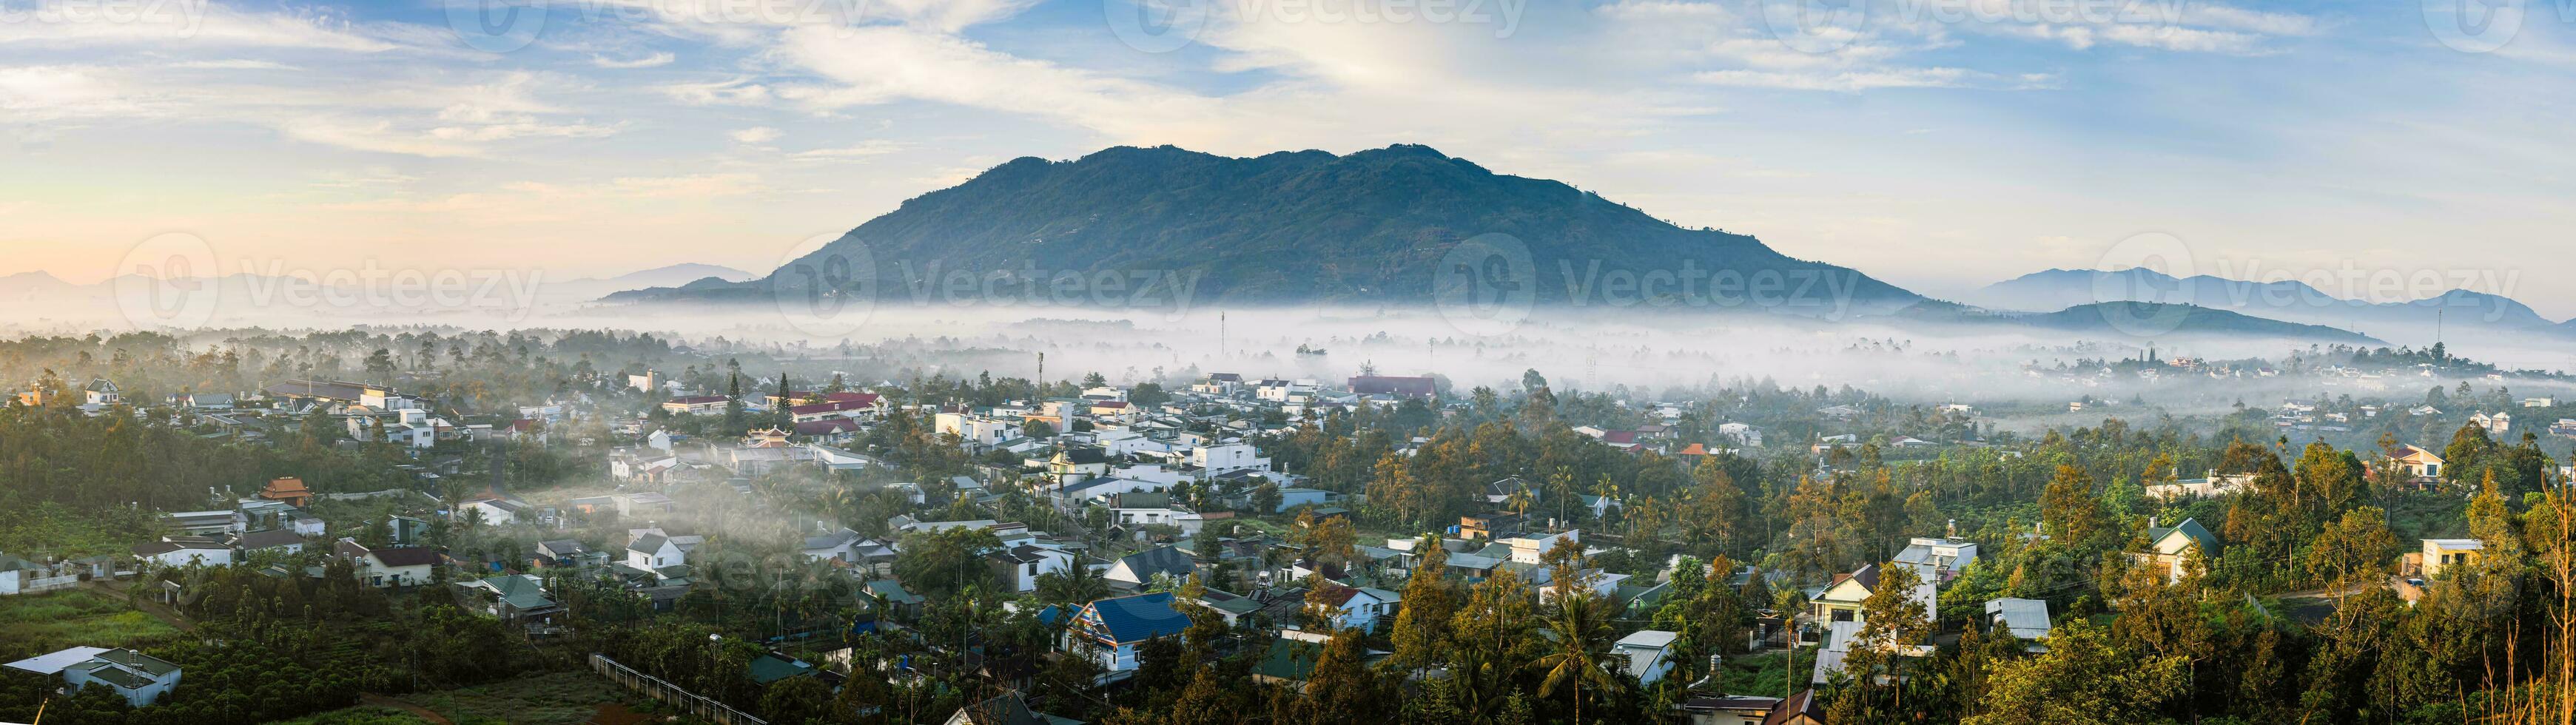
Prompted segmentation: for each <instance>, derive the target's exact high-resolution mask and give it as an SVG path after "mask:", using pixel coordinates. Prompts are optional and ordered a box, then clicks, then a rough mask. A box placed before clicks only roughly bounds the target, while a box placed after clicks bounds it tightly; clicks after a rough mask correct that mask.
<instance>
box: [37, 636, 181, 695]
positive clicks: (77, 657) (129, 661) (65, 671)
mask: <svg viewBox="0 0 2576 725" xmlns="http://www.w3.org/2000/svg"><path fill="white" fill-rule="evenodd" d="M8 667H9V668H10V669H14V670H20V671H25V672H33V673H36V674H39V675H45V676H49V677H61V678H63V681H64V682H66V683H70V684H71V687H72V689H74V690H79V689H84V688H87V687H89V686H91V685H99V686H103V687H106V688H108V689H110V690H114V691H115V692H116V694H117V696H118V697H122V698H124V699H125V703H126V704H128V705H132V706H135V707H142V706H145V705H150V704H152V702H153V701H154V700H159V699H161V695H162V694H164V693H167V692H169V691H170V688H172V687H177V686H178V685H179V675H180V671H179V666H178V665H174V664H170V663H169V662H167V661H164V660H162V659H160V658H157V657H153V656H151V655H146V654H143V653H141V652H136V651H134V650H130V649H123V648H118V649H108V648H105V647H73V648H70V649H65V650H61V651H58V652H54V653H51V654H44V655H38V656H35V657H30V658H27V659H23V660H19V661H16V662H11V663H9V664H8Z"/></svg>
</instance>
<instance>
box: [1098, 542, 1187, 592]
mask: <svg viewBox="0 0 2576 725" xmlns="http://www.w3.org/2000/svg"><path fill="white" fill-rule="evenodd" d="M1196 571H1197V567H1196V564H1195V562H1193V561H1192V560H1191V559H1190V555H1189V554H1188V553H1186V552H1183V551H1181V549H1180V547H1176V546H1158V547H1154V548H1151V549H1146V550H1144V551H1139V552H1136V553H1133V554H1128V555H1126V556H1124V557H1120V558H1119V559H1118V561H1117V562H1115V563H1112V564H1110V565H1109V571H1106V572H1102V573H1101V575H1100V576H1101V578H1103V579H1107V580H1109V584H1110V586H1123V587H1126V588H1128V589H1143V588H1145V587H1146V586H1147V585H1150V584H1152V583H1153V581H1154V575H1156V574H1164V575H1169V576H1171V577H1172V578H1175V579H1182V578H1187V577H1189V575H1190V574H1192V573H1194V572H1196Z"/></svg>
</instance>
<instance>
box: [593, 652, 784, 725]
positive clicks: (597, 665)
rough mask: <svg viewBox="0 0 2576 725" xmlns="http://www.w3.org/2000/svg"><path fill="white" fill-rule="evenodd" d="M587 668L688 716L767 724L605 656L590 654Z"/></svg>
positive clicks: (730, 724)
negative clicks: (675, 708)
mask: <svg viewBox="0 0 2576 725" xmlns="http://www.w3.org/2000/svg"><path fill="white" fill-rule="evenodd" d="M590 669H591V670H592V671H594V672H598V673H599V674H600V675H601V676H603V677H607V678H608V679H610V680H613V681H615V682H616V683H617V684H620V685H624V686H626V688H627V689H630V690H634V691H636V692H641V693H644V695H645V696H646V697H651V698H653V699H655V700H659V701H661V702H662V703H663V704H667V705H671V706H673V707H677V708H680V712H682V713H685V714H687V715H688V716H690V717H694V718H697V719H700V720H705V721H707V722H711V723H716V724H717V725H769V721H767V720H762V719H760V718H757V717H752V716H751V715H750V714H749V713H745V712H743V711H741V710H736V709H733V707H732V706H730V705H726V704H724V703H721V702H717V701H715V700H713V699H711V698H707V697H703V696H700V695H698V694H696V693H692V692H689V691H688V690H685V689H681V688H680V686H679V685H674V684H671V683H670V682H669V681H667V680H664V679H662V678H659V677H654V676H652V675H648V674H644V673H642V672H637V671H635V670H634V669H632V668H629V667H627V666H625V665H621V664H618V663H617V661H616V660H612V659H609V658H608V656H607V655H601V654H593V655H591V656H590Z"/></svg>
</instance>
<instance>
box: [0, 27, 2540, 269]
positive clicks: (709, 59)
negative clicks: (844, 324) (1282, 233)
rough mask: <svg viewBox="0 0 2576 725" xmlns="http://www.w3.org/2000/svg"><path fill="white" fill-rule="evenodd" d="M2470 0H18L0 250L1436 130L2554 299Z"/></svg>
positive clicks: (520, 217) (322, 259) (724, 211)
mask: <svg viewBox="0 0 2576 725" xmlns="http://www.w3.org/2000/svg"><path fill="white" fill-rule="evenodd" d="M520 1H523V2H526V1H534V0H520ZM457 2H459V3H473V2H479V0H457ZM1137 2H1147V3H1153V4H1152V5H1151V6H1150V7H1146V8H1143V9H1142V10H1143V11H1147V12H1150V13H1152V14H1153V15H1154V16H1155V17H1158V18H1166V19H1170V20H1172V21H1173V22H1171V23H1168V24H1161V23H1139V22H1124V23H1122V22H1121V21H1120V20H1119V18H1135V17H1138V16H1137V13H1139V12H1140V8H1139V7H1138V6H1137V5H1136V4H1135V3H1137ZM1834 2H1835V3H1836V4H1840V3H1841V2H1842V0H1834ZM2485 2H2486V3H2487V4H2485V5H2481V4H2479V3H2478V2H2475V1H2473V2H2470V3H2469V4H2468V5H2467V7H2468V8H2469V9H2470V11H2471V12H2485V11H2489V10H2491V11H2493V12H2496V13H2500V14H2499V15H2497V16H2495V17H2496V18H2498V19H2499V21H2498V22H2493V23H2490V24H2488V25H2487V26H2486V27H2485V32H2484V33H2483V34H2478V33H2466V32H2461V31H2459V30H2457V29H2458V28H2459V27H2460V25H2461V24H2460V18H2459V16H2458V15H2457V13H2458V12H2460V11H2459V10H2458V9H2457V8H2458V7H2460V6H2457V5H2455V4H2454V3H2453V2H2452V1H2451V0H2435V2H2434V3H2433V5H2432V8H2433V9H2432V10H2429V11H2428V9H2427V8H2426V7H2423V6H2419V5H2417V4H2415V3H2407V2H2400V3H2263V4H2227V3H2216V2H2194V1H2188V0H2172V1H2167V0H2151V1H2147V2H2135V3H2126V4H2123V3H2117V2H2076V1H2075V0H2063V1H2060V2H2020V3H2015V2H2011V1H2010V0H1878V1H1876V2H1868V3H1867V4H1865V5H1863V6H1858V7H1859V10H1858V11H1857V12H1853V13H1848V14H1842V15H1836V14H1832V13H1830V12H1819V11H1830V10H1833V9H1834V7H1829V6H1828V5H1827V4H1826V3H1823V2H1820V1H1817V0H1810V2H1808V3H1806V4H1805V5H1804V6H1803V7H1804V8H1805V9H1806V10H1808V11H1810V12H1808V13H1806V14H1803V15H1801V14H1799V13H1798V12H1797V11H1798V10H1799V9H1800V8H1801V7H1802V6H1801V5H1800V4H1798V3H1797V2H1796V0H1736V1H1731V2H1682V1H1642V0H1641V1H1623V2H1607V3H1602V2H1595V3H1566V2H1544V1H1543V0H1528V1H1527V2H1524V1H1523V0H1510V1H1509V2H1506V1H1504V0H1483V1H1482V2H1476V1H1474V0H1459V1H1458V2H1420V1H1408V0H1393V4H1390V2H1389V0H1360V1H1359V2H1357V3H1356V4H1355V3H1354V2H1353V1H1352V0H1319V1H1313V2H1309V1H1306V0H1052V1H1046V2H1025V1H1020V0H960V1H957V2H943V1H941V0H551V1H550V2H549V3H548V4H547V5H546V6H545V7H544V13H543V15H542V19H541V20H539V21H537V22H523V23H522V24H521V25H519V26H516V27H512V28H509V29H507V31H506V32H502V33H500V34H498V35H492V34H486V33H483V32H482V31H481V30H480V29H479V28H477V27H473V26H469V27H467V28H466V29H464V30H462V31H460V30H459V29H458V28H457V27H454V26H453V25H452V24H451V22H450V18H451V13H450V12H449V11H450V10H451V8H450V7H448V5H447V4H445V3H441V2H389V3H353V4H322V3H301V2H274V1H266V0H261V1H252V2H222V1H216V0H167V1H163V0H57V1H54V2H44V3H33V2H30V1H29V0H0V9H6V11H7V12H6V13H0V252H5V253H6V257H0V273H7V272H15V271H24V270H31V269H44V270H48V271H52V272H54V273H55V274H57V275H58V276H61V277H64V278H66V279H70V280H73V281H90V280H95V279H99V278H103V277H105V276H107V275H108V274H110V273H111V271H113V270H115V269H116V268H117V265H118V263H119V261H120V259H121V258H122V257H123V255H125V254H126V253H127V251H128V250H130V249H132V248H134V247H135V245H136V244H137V243H138V242H140V241H142V240H144V239H147V238H150V237H153V236H154V235H160V234H165V233H169V232H182V233H186V234H191V235H195V236H196V237H199V238H202V239H204V240H206V242H207V244H209V245H210V246H211V247H213V248H214V250H215V251H216V252H217V253H218V255H219V256H220V257H221V258H223V259H225V260H228V262H229V263H231V264H233V265H235V266H238V265H240V264H250V265H254V266H257V267H260V268H262V269H267V270H278V271H299V270H301V271H312V270H318V269H326V268H332V267H343V266H352V265H359V264H365V263H371V262H372V263H376V264H380V265H386V266H395V267H419V268H469V269H472V268H491V267H509V268H536V269H542V270H544V271H545V273H546V274H548V275H553V276H556V277H558V278H570V277H580V276H591V275H604V274H615V273H620V272H625V271H631V270H635V269H641V268H645V267H652V266H659V265H663V264H672V263H679V262H710V263H717V264H725V265H730V266H735V267H741V268H745V269H752V270H756V271H757V270H765V269H767V268H769V267H771V266H774V265H775V264H777V263H778V262H779V261H781V260H782V259H785V258H787V257H789V256H791V255H792V254H794V253H796V252H798V251H800V250H801V248H802V247H805V246H809V245H810V244H811V243H812V242H811V240H812V239H813V238H815V237H817V236H818V235H829V234H835V233H838V232H840V231H842V230H846V229H847V228H849V227H851V226H854V225H856V224H857V223H858V222H861V221H864V220H865V219H867V218H869V217H872V216H875V215H877V214H879V213H883V212H884V211H887V210H889V209H892V208H893V207H894V206H895V205H896V204H899V203H900V202H901V201H902V200H903V199H905V198H909V197H911V196H914V195H917V194H920V193H922V192H925V191H929V190H932V189H936V188H939V187H942V186H947V185H950V184H954V183H957V182H959V181H962V180H963V179H965V178H967V177H969V176H971V175H973V174H974V173H976V172H978V171H980V170H982V169H985V168H989V167H991V166H993V165H996V164H999V163H1001V162H1003V161H1006V160H1008V159H1010V158H1013V157H1018V156H1041V157H1047V158H1071V157H1076V156H1081V155H1083V154H1086V153H1089V152H1092V151H1096V150H1098V149H1100V148H1102V147H1105V146H1111V145H1121V144H1135V145H1155V144H1166V143H1168V144H1174V145H1179V146H1182V147H1186V148H1192V149H1198V150H1204V151H1210V152H1215V153H1223V154H1230V155H1251V154H1258V153H1263V152H1268V151H1274V150H1283V149H1291V150H1293V149H1307V148H1320V149H1324V150H1328V151H1334V152H1348V151H1353V150H1358V149H1363V148H1371V147H1378V146H1384V145H1387V144H1391V143H1422V144H1428V145H1431V146H1434V147H1436V148H1439V149H1441V150H1442V151H1445V152H1448V153H1450V154H1452V155H1456V156H1461V157H1465V158H1468V159H1471V160H1474V161H1476V162H1478V163H1480V164H1483V165H1485V166H1487V167H1488V168H1492V169H1494V170H1496V171H1500V172H1505V173H1514V174H1521V175H1527V176H1537V177H1546V178H1554V179H1559V180H1563V181H1566V182H1568V183H1571V184H1574V185H1576V186H1578V187H1582V188H1584V189H1588V190H1593V191H1598V192H1600V193H1601V194H1603V195H1604V196H1607V197H1609V198H1612V199H1615V200H1619V201H1623V202H1626V203H1628V204H1630V205H1633V206H1636V207H1638V208H1640V209H1643V210H1645V211H1647V212H1649V213H1652V214H1654V215H1657V216H1660V217H1663V218H1666V219H1670V220H1672V221H1674V222H1676V223H1680V224H1684V225H1687V226H1694V227H1696V226H1711V227H1718V228H1723V229H1727V230H1729V231H1734V232H1741V233H1750V234H1754V235H1757V236H1760V237H1761V238H1763V239H1764V240H1765V241H1766V242H1769V243H1770V244H1772V245H1773V246H1774V247H1776V248H1778V249H1780V250H1781V251H1783V252H1785V253H1788V254H1791V255H1794V256H1800V257H1807V258H1814V259H1822V260H1826V261H1831V262H1835V263H1840V264H1847V265H1852V266H1856V267H1859V268H1861V269H1863V270H1865V271H1868V272H1870V273H1872V274H1874V275H1876V276H1879V277H1882V278H1885V279H1888V280H1889V281H1891V282H1894V283H1897V284H1900V285H1904V286H1908V287H1911V288H1914V289H1917V290H1918V291H1923V292H1926V293H1929V294H1933V295H1936V296H1946V295H1953V294H1957V293H1959V292H1962V291H1965V290H1969V289H1973V288H1975V287H1977V286H1981V285H1983V284H1986V283H1989V282H1992V281H1996V280H1999V279H2004V278H2008V277H2012V276H2016V275H2019V274H2022V273H2025V272H2028V271H2034V270H2037V269H2041V268H2046V267H2093V266H2101V265H2105V264H2109V265H2118V264H2122V263H2124V262H2127V261H2132V260H2128V259H2126V258H2125V257H2124V256H2123V255H2124V254H2126V253H2127V252H2126V251H2125V250H2126V249H2127V248H2126V247H2123V246H2122V244H2121V242H2122V240H2124V239H2130V238H2132V237H2135V236H2137V235H2140V234H2147V233H2163V234H2170V235H2172V236H2173V237H2174V238H2177V239H2180V240H2182V242H2183V244H2184V245H2185V248H2186V249H2187V250H2188V251H2189V254H2190V259H2191V264H2192V266H2191V268H2190V271H2197V272H2203V273H2223V274H2226V275H2228V276H2236V277H2270V276H2280V275H2289V276H2297V277H2301V278H2304V279H2308V280H2310V281H2311V283H2312V284H2314V283H2318V282H2319V281H2320V280H2326V281H2328V282H2329V283H2326V284H2319V285H2318V286H2320V287H2323V288H2326V289H2328V291H2330V292H2340V293H2344V294H2346V295H2347V296H2354V297H2365V298H2372V299H2375V300H2381V301H2385V300H2387V299H2401V298H2408V297H2417V296H2429V295H2431V294H2433V293H2436V292H2439V291H2441V290H2442V289H2447V288H2450V287H2457V286H2466V287H2471V288H2477V289H2482V290H2485V291H2494V292H2502V293H2506V294H2510V295H2512V296H2515V297H2517V298H2519V299H2522V300H2524V301H2526V302H2529V303H2531V304H2532V305H2534V306H2535V307H2537V308H2539V309H2540V311H2541V312H2542V313H2543V314H2545V315H2548V316H2550V317H2552V318H2566V317H2570V316H2576V287H2569V286H2567V285H2563V284H2557V283H2555V281H2554V280H2552V279H2550V276H2551V275H2550V274H2549V273H2551V272H2558V271H2563V270H2564V269H2565V267H2566V264H2565V262H2564V261H2563V260H2564V259H2566V258H2567V256H2568V255H2569V254H2570V253H2571V252H2576V240H2571V238H2570V235H2571V233H2570V231H2569V230H2571V229H2576V211H2571V209H2570V207H2571V205H2570V204H2568V203H2567V200H2568V199H2571V198H2576V188H2571V187H2576V183H2572V182H2571V179H2569V178H2568V171H2569V170H2570V169H2576V134H2570V133H2568V131H2567V126H2566V122H2565V119H2567V118H2571V117H2576V114H2571V111H2576V108H2571V106H2576V103H2571V100H2576V44H2571V39H2576V0H2543V1H2542V2H2535V3H2530V4H2528V5H2526V4H2525V3H2524V2H2521V1H2520V0H2485ZM476 7H477V6H475V5H463V6H461V8H460V9H462V10H464V11H465V12H467V13H469V14H470V13H471V12H472V11H474V10H475V8H476ZM1435 8H1448V9H1452V10H1454V11H1455V12H1435V10H1433V9H1435ZM1391 9H1393V10H1397V11H1408V10H1409V11H1410V14H1409V15H1403V16H1390V15H1387V14H1386V13H1387V12H1388V11H1390V10H1391ZM1361 11H1367V12H1361ZM536 15H537V14H536V13H533V12H523V14H522V15H520V16H519V17H520V18H521V19H522V20H523V21H525V20H527V19H529V18H534V17H536ZM467 17H470V15H468V16H467ZM1800 18H1806V19H1808V20H1809V22H1804V23H1803V24H1802V23H1801V21H1800ZM2445 23H2448V24H2449V25H2448V28H2449V29H2447V30H2445V29H2444V28H2445V25H2444V24H2445ZM1122 30H1124V31H1125V32H1122ZM228 271H230V270H229V269H228ZM2388 280H2396V282H2395V283H2394V284H2391V283H2389V282H2388Z"/></svg>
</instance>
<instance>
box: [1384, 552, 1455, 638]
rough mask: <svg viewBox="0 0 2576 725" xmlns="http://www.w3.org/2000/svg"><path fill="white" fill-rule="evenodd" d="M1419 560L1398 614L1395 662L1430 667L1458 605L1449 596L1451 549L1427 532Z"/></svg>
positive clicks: (1406, 587) (1395, 634)
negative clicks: (1443, 545) (1441, 545)
mask: <svg viewBox="0 0 2576 725" xmlns="http://www.w3.org/2000/svg"><path fill="white" fill-rule="evenodd" d="M1413 548H1414V551H1415V552H1416V556H1417V557H1418V560H1417V561H1415V562H1414V565H1413V576H1412V578H1411V579H1408V580H1406V581H1405V584H1404V607H1403V608H1402V609H1399V610H1397V612H1396V615H1395V632H1394V634H1393V637H1394V639H1395V656H1394V657H1392V658H1390V659H1389V660H1388V663H1389V664H1390V665H1391V666H1394V667H1398V668H1403V669H1415V668H1420V667H1428V666H1430V665H1431V664H1432V663H1433V661H1434V660H1435V659H1436V658H1438V657H1439V656H1440V650H1441V649H1442V644H1441V643H1442V641H1443V640H1444V637H1443V636H1442V635H1443V634H1444V633H1445V632H1446V631H1447V629H1448V627H1449V618H1450V617H1451V616H1452V615H1453V614H1454V613H1455V612H1454V610H1455V609H1456V606H1455V605H1453V604H1452V603H1451V602H1450V600H1449V596H1450V594H1449V581H1448V579H1447V578H1446V577H1447V574H1448V572H1447V570H1448V568H1449V550H1448V549H1444V548H1441V547H1440V539H1439V538H1438V537H1432V536H1425V537H1422V540H1421V541H1418V542H1415V544H1414V546H1413Z"/></svg>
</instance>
